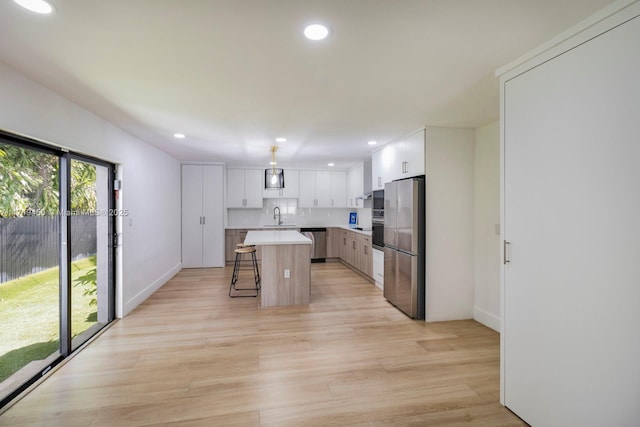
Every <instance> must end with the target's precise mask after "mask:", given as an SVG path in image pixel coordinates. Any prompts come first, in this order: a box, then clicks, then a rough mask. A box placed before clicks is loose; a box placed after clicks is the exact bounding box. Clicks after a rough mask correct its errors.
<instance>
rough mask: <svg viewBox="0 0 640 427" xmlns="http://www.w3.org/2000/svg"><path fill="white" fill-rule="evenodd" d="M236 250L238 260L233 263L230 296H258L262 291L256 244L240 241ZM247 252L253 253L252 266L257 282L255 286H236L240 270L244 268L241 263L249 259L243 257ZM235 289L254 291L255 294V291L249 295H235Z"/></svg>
mask: <svg viewBox="0 0 640 427" xmlns="http://www.w3.org/2000/svg"><path fill="white" fill-rule="evenodd" d="M234 252H235V253H236V261H235V263H234V265H233V275H232V276H231V285H230V286H229V297H231V298H235V297H257V296H258V292H259V291H260V270H259V269H258V261H257V259H256V247H255V245H244V244H243V243H238V244H237V247H236V249H235V250H234ZM245 254H247V255H248V254H251V264H252V265H251V268H252V269H253V280H254V282H255V287H254V288H236V282H237V281H238V276H239V275H240V270H243V268H242V267H241V263H242V261H247V260H243V259H242V256H243V255H245ZM233 291H254V292H255V295H254V294H253V293H251V294H249V295H234V294H233Z"/></svg>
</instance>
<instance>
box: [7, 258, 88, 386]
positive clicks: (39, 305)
mask: <svg viewBox="0 0 640 427" xmlns="http://www.w3.org/2000/svg"><path fill="white" fill-rule="evenodd" d="M95 265H96V258H95V256H93V257H89V258H84V259H81V260H78V261H75V262H73V263H72V264H71V273H72V276H71V277H72V284H73V280H74V279H76V278H78V277H80V276H82V275H83V274H85V273H87V271H89V270H91V269H92V268H94V267H95ZM58 281H59V279H58V267H55V268H50V269H48V270H44V271H41V272H39V273H34V274H30V275H28V276H25V277H22V278H19V279H15V280H11V281H9V282H5V283H0V325H1V326H0V381H4V380H5V379H6V378H8V377H9V376H11V375H12V374H13V373H14V372H16V371H18V370H19V369H20V368H22V367H23V366H24V365H26V364H27V363H29V362H30V361H32V360H42V359H45V358H47V357H48V356H50V355H51V354H52V353H55V352H57V350H58V346H59V344H58V336H59V333H60V332H59V329H60V326H59V325H60V311H59V301H60V299H59V298H60V297H59V286H58ZM83 293H84V288H82V287H81V286H72V289H71V307H72V311H73V312H72V315H71V319H72V325H71V330H72V334H73V336H76V335H78V334H79V333H81V332H83V331H85V330H87V329H88V328H89V327H90V326H91V325H93V324H94V323H95V322H96V306H95V305H90V304H89V302H90V301H91V299H92V298H93V297H92V296H85V295H83Z"/></svg>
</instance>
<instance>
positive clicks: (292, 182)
mask: <svg viewBox="0 0 640 427" xmlns="http://www.w3.org/2000/svg"><path fill="white" fill-rule="evenodd" d="M299 196H300V172H299V171H297V170H292V169H285V170H284V188H282V189H273V188H265V189H263V190H262V197H263V198H265V199H278V198H285V199H297V198H298V197H299Z"/></svg>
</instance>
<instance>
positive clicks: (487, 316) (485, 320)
mask: <svg viewBox="0 0 640 427" xmlns="http://www.w3.org/2000/svg"><path fill="white" fill-rule="evenodd" d="M473 320H475V321H476V322H480V323H482V324H483V325H484V326H486V327H488V328H491V329H493V330H494V331H496V332H498V333H499V332H500V318H499V317H498V316H496V315H495V314H493V313H489V312H488V311H485V310H483V309H481V308H479V307H473Z"/></svg>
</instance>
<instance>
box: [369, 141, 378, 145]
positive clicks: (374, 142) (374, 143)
mask: <svg viewBox="0 0 640 427" xmlns="http://www.w3.org/2000/svg"><path fill="white" fill-rule="evenodd" d="M367 144H369V145H376V144H377V142H376V141H369V142H367Z"/></svg>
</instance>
